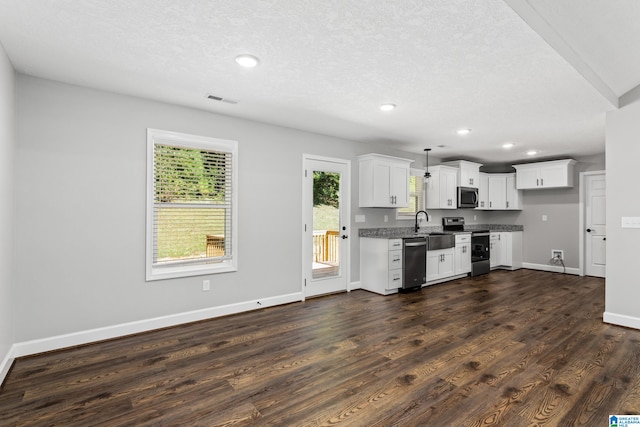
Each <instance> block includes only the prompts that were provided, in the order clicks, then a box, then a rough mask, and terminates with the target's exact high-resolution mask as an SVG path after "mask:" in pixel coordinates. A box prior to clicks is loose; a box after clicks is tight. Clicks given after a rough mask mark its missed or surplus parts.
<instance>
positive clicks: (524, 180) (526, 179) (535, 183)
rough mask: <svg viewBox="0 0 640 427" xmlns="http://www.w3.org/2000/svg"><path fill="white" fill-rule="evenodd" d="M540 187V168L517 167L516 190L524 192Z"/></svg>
mask: <svg viewBox="0 0 640 427" xmlns="http://www.w3.org/2000/svg"><path fill="white" fill-rule="evenodd" d="M539 186H540V168H539V167H525V168H522V167H519V168H518V171H517V172H516V188H517V189H518V190H526V189H531V188H538V187H539Z"/></svg>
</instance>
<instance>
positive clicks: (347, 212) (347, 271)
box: [301, 153, 353, 301]
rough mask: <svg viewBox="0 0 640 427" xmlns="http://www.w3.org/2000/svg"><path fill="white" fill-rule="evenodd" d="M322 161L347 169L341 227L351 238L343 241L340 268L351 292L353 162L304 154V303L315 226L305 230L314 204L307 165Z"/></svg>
mask: <svg viewBox="0 0 640 427" xmlns="http://www.w3.org/2000/svg"><path fill="white" fill-rule="evenodd" d="M310 160H311V161H314V160H315V161H320V162H329V163H337V164H341V165H344V166H346V168H347V176H346V178H347V179H346V181H347V185H346V186H344V192H345V193H344V197H345V199H346V202H345V203H344V205H345V206H344V207H343V206H340V209H341V210H343V209H344V217H345V218H346V221H347V224H341V225H346V227H347V230H346V233H347V235H348V236H349V238H347V239H343V240H342V245H343V247H342V248H341V250H343V251H344V252H343V253H344V255H345V262H344V266H342V265H341V266H340V268H341V269H342V273H343V274H344V277H345V280H346V285H347V286H346V290H347V292H351V239H352V237H353V236H351V160H345V159H339V158H335V157H325V156H318V155H315V154H306V153H304V154H302V214H301V216H302V230H301V231H302V233H301V234H302V239H301V240H302V280H301V291H302V301H304V300H306V298H307V292H306V283H307V281H311V280H312V277H311V270H312V269H311V263H309V262H308V261H309V260H308V259H306V256H305V255H307V252H308V251H309V249H308V245H309V242H308V241H307V233H309V232H311V233H313V224H310V228H311V230H308V231H307V230H305V226H306V221H307V218H306V216H305V213H306V209H307V206H308V203H312V202H313V201H312V200H308V197H309V196H312V197H313V191H312V194H308V192H307V191H306V189H305V179H306V177H305V171H306V169H307V167H308V166H307V163H308V162H309V161H310Z"/></svg>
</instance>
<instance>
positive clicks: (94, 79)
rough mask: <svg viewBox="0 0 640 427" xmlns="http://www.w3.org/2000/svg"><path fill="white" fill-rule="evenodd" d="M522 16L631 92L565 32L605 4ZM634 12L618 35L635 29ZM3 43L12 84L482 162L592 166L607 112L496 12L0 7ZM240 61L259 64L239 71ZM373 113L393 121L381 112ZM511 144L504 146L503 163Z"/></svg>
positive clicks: (540, 45) (617, 61)
mask: <svg viewBox="0 0 640 427" xmlns="http://www.w3.org/2000/svg"><path fill="white" fill-rule="evenodd" d="M524 1H527V0H524ZM616 1H618V0H616ZM620 1H621V4H624V5H627V4H629V1H627V2H624V1H622V0H620ZM630 1H635V0H630ZM528 3H538V4H537V9H541V10H543V11H545V13H547V15H548V16H546V18H545V20H546V21H547V22H548V23H551V24H558V25H564V28H565V29H566V39H567V42H571V43H575V44H576V45H578V46H579V47H580V46H582V47H583V48H585V50H586V53H585V55H586V56H585V58H584V60H585V61H587V62H592V63H593V64H592V68H593V69H594V71H595V72H597V73H601V74H602V75H601V76H600V77H601V78H602V79H603V80H604V81H606V82H610V88H611V90H613V91H614V92H615V93H616V94H617V95H620V94H621V93H623V92H625V91H627V90H628V89H630V88H631V87H632V86H634V85H636V84H637V83H638V80H639V79H640V73H635V72H634V70H629V72H628V73H620V74H616V73H615V68H617V67H624V66H625V64H626V63H625V62H624V58H619V57H618V56H619V52H615V51H609V50H607V49H606V45H605V46H603V45H601V44H600V45H599V44H598V41H599V38H598V36H596V35H593V34H591V33H590V31H584V30H582V31H581V29H580V23H579V22H573V19H577V20H579V19H589V17H591V18H593V15H595V14H602V13H604V12H606V11H605V10H602V7H603V5H605V4H606V3H607V2H605V1H604V0H602V1H598V2H597V3H598V5H599V6H600V7H599V8H598V7H595V6H594V7H592V8H591V10H590V11H585V12H584V14H582V15H577V16H568V14H569V13H570V12H571V10H565V9H566V8H562V7H555V2H554V1H552V0H540V1H536V2H534V1H528ZM561 3H563V2H561ZM566 3H571V4H572V6H573V9H589V8H584V7H582V5H583V4H584V3H585V2H583V1H578V0H573V1H568V2H566ZM586 3H590V2H586ZM638 3H640V2H638ZM634 9H635V10H634ZM631 11H632V12H633V13H628V14H629V15H633V14H635V15H633V18H634V19H631V18H630V17H627V20H626V21H625V23H626V22H627V21H628V22H629V23H634V24H635V23H636V22H638V19H637V18H639V17H640V16H639V14H638V10H637V7H633V8H632V10H631ZM620 14H624V11H622V12H619V13H618V14H617V15H616V14H607V18H606V19H605V22H603V23H602V25H601V28H600V29H599V31H605V29H606V28H607V26H610V25H614V23H615V20H616V19H618V17H619V16H620ZM583 15H587V16H583ZM554 16H555V17H556V18H554ZM554 19H556V21H558V22H556V21H554ZM634 31H635V30H634ZM587 36H588V37H587ZM0 41H1V42H2V44H3V45H4V47H5V50H6V51H7V53H8V55H9V57H10V59H11V61H12V62H13V64H14V66H15V68H16V70H18V71H19V72H21V73H25V74H30V75H34V76H39V77H45V78H50V79H54V80H59V81H63V82H68V83H72V84H78V85H83V86H89V87H95V88H99V89H104V90H109V91H114V92H118V93H125V94H131V95H136V96H142V97H146V98H151V99H157V100H161V101H166V102H171V103H175V104H180V105H186V106H191V107H195V108H200V109H205V110H208V111H213V112H218V113H222V114H227V115H232V116H238V117H243V118H249V119H254V120H259V121H263V122H269V123H275V124H279V125H284V126H288V127H293V128H298V129H304V130H308V131H313V132H318V133H323V134H328V135H335V136H338V137H343V138H347V139H351V140H355V141H362V142H385V143H389V144H393V145H395V146H396V147H397V148H399V149H403V150H406V151H412V152H417V153H418V152H419V153H421V152H422V149H423V148H425V147H432V148H433V149H434V151H433V154H434V155H435V156H438V157H443V158H466V159H475V160H480V161H482V162H485V163H500V162H515V161H519V160H523V159H525V158H526V157H527V156H526V155H525V154H524V152H525V151H526V150H528V149H537V150H539V154H538V157H540V158H548V157H559V156H572V155H573V156H581V155H589V154H595V153H602V152H604V117H605V112H606V111H607V110H610V109H612V108H613V107H612V105H611V103H610V101H608V100H607V98H606V97H605V96H603V95H602V94H601V92H599V91H598V90H596V89H595V88H594V87H593V86H592V85H591V84H590V83H589V82H588V81H587V80H586V79H585V78H584V77H583V76H582V75H581V74H580V73H579V72H577V71H576V69H575V68H574V66H573V65H570V63H569V62H567V60H565V59H564V58H563V56H561V55H560V54H559V53H558V52H557V51H556V50H554V49H553V48H551V47H550V46H549V44H547V42H546V41H545V40H544V39H543V38H542V37H541V36H540V35H539V34H538V33H537V32H535V31H534V30H533V29H532V28H531V27H530V26H529V25H527V23H525V21H523V19H521V18H520V16H519V15H518V14H517V13H516V12H515V11H514V10H513V9H512V8H511V7H510V6H509V5H508V4H507V3H505V2H504V1H502V0H485V1H473V0H387V1H381V0H369V1H366V0H359V1H355V0H327V1H317V0H235V1H211V0H180V1H175V0H135V1H130V0H128V1H123V0H49V1H41V0H0ZM605 41H607V40H605ZM610 41H613V42H616V43H618V42H620V43H622V42H623V41H624V40H623V41H620V40H619V37H617V36H616V37H613V39H612V40H610ZM636 46H637V45H636ZM590 47H593V49H590ZM578 51H579V49H578ZM240 53H251V54H254V55H256V56H258V57H259V58H260V60H261V63H260V65H259V66H258V67H257V68H255V69H250V70H248V69H241V68H240V67H238V66H237V65H236V64H235V62H234V57H235V56H236V55H237V54H240ZM633 53H635V52H633ZM589 55H591V56H589ZM602 63H606V64H608V63H611V66H608V67H607V66H606V64H605V68H604V69H600V68H598V64H602ZM612 70H613V73H612V74H607V73H610V72H611V71H612ZM207 94H214V95H217V96H222V97H227V98H232V99H235V100H238V101H239V102H238V104H235V105H233V104H228V103H221V102H215V101H211V100H208V99H207V98H206V95H207ZM385 102H391V103H395V104H397V105H398V108H397V109H396V110H394V111H392V112H387V113H385V112H381V111H380V110H379V109H378V106H379V105H380V104H382V103H385ZM459 128H471V129H473V131H472V133H471V134H469V135H467V136H465V137H461V136H459V135H457V134H456V133H455V131H456V130H457V129H459ZM507 141H509V142H513V143H515V144H516V146H515V147H514V148H513V149H511V150H509V151H507V150H503V149H502V148H501V145H502V144H503V143H504V142H507ZM438 146H445V148H439V147H438Z"/></svg>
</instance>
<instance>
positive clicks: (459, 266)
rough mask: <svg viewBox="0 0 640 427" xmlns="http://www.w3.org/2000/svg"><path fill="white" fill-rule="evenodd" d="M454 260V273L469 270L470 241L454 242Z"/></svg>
mask: <svg viewBox="0 0 640 427" xmlns="http://www.w3.org/2000/svg"><path fill="white" fill-rule="evenodd" d="M455 262H456V268H455V274H464V273H470V272H471V243H463V244H460V245H458V244H457V243H456V251H455Z"/></svg>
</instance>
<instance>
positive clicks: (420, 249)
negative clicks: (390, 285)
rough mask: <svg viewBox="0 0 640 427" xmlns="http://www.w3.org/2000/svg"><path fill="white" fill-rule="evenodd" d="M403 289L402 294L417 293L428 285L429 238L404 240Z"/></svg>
mask: <svg viewBox="0 0 640 427" xmlns="http://www.w3.org/2000/svg"><path fill="white" fill-rule="evenodd" d="M402 263H403V265H402V288H400V292H411V291H417V290H418V289H420V288H421V287H422V285H424V284H425V283H427V238H426V237H410V238H405V239H402Z"/></svg>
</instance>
